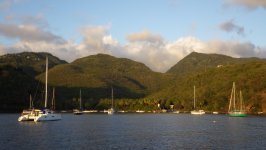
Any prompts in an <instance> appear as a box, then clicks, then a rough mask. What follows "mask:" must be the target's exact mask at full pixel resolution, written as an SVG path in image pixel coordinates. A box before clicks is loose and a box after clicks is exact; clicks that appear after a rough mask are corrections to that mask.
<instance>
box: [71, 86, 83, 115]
mask: <svg viewBox="0 0 266 150" xmlns="http://www.w3.org/2000/svg"><path fill="white" fill-rule="evenodd" d="M73 113H74V115H82V114H83V112H82V101H81V90H79V109H74V110H73Z"/></svg>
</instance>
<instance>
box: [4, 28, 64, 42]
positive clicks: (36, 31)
mask: <svg viewBox="0 0 266 150" xmlns="http://www.w3.org/2000/svg"><path fill="white" fill-rule="evenodd" d="M0 35H2V36H5V37H8V38H15V39H16V38H17V39H19V40H21V41H27V42H29V41H45V42H53V43H58V44H63V43H64V42H65V41H64V39H63V38H61V37H60V36H57V35H54V34H52V33H50V32H47V31H44V30H42V29H40V28H38V27H37V26H35V25H24V24H20V25H16V24H5V23H0Z"/></svg>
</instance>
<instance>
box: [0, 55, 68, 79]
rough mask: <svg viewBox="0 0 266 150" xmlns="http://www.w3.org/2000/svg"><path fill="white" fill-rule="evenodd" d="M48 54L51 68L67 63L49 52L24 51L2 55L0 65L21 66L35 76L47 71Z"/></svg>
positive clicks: (20, 67)
mask: <svg viewBox="0 0 266 150" xmlns="http://www.w3.org/2000/svg"><path fill="white" fill-rule="evenodd" d="M46 56H48V59H49V60H50V63H49V67H50V68H52V67H54V66H56V65H59V64H66V63H67V62H66V61H64V60H60V59H59V58H57V57H55V56H53V55H51V54H49V53H44V52H40V53H35V52H22V53H16V54H6V55H3V56H0V66H4V65H9V66H12V67H14V68H19V69H21V70H23V71H24V72H25V73H27V74H28V75H30V76H32V77H34V76H36V75H37V74H39V73H41V72H43V71H45V58H46Z"/></svg>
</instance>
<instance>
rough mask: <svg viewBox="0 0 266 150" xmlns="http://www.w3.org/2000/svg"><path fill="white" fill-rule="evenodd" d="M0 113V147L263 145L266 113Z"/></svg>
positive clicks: (159, 148) (91, 148) (102, 148)
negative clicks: (31, 116)
mask: <svg viewBox="0 0 266 150" xmlns="http://www.w3.org/2000/svg"><path fill="white" fill-rule="evenodd" d="M18 116H19V114H0V120H1V121H0V149H3V150H5V149H22V150H24V149H89V150H94V149H99V150H105V149H108V150H109V149H114V150H116V149H123V150H124V149H132V150H135V149H136V150H144V149H147V150H150V149H151V150H153V149H154V150H162V149H170V150H171V149H173V150H175V149H265V148H266V117H256V116H249V117H246V118H230V117H228V116H225V115H203V116H192V115H189V114H115V115H113V116H108V115H107V114H85V115H81V116H75V115H73V114H62V118H63V119H62V120H61V121H53V122H41V123H34V122H18V121H17V118H18Z"/></svg>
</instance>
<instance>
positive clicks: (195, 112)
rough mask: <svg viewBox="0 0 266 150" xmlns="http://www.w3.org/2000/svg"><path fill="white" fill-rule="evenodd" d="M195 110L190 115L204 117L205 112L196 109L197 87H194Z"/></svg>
mask: <svg viewBox="0 0 266 150" xmlns="http://www.w3.org/2000/svg"><path fill="white" fill-rule="evenodd" d="M193 108H194V110H192V111H191V112H190V113H191V114H192V115H203V114H205V111H204V110H197V109H196V87H195V85H194V106H193Z"/></svg>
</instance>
